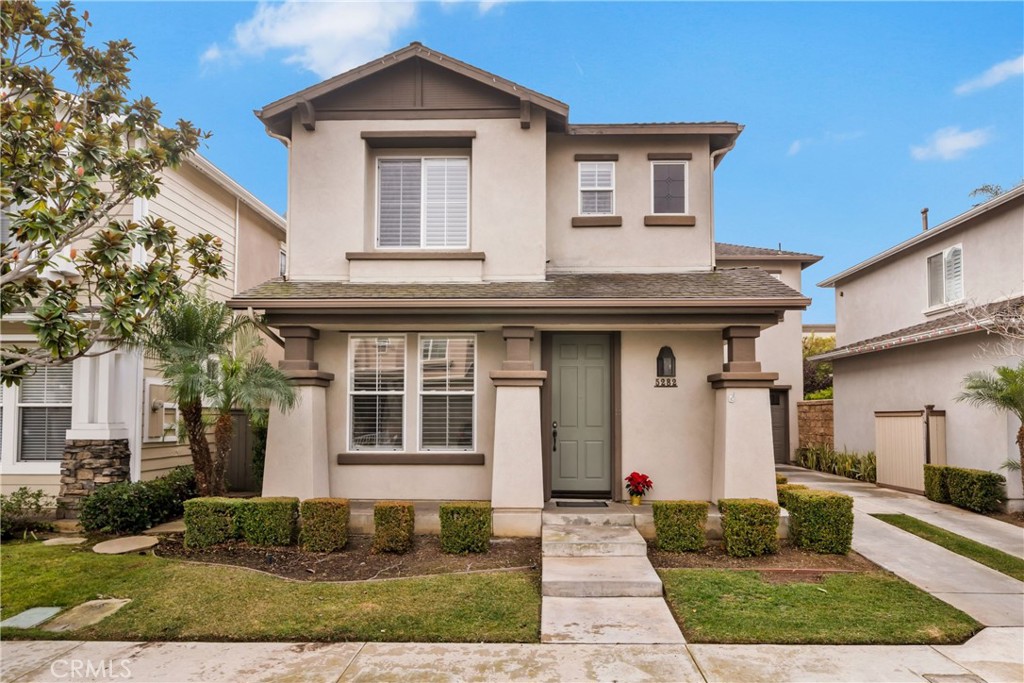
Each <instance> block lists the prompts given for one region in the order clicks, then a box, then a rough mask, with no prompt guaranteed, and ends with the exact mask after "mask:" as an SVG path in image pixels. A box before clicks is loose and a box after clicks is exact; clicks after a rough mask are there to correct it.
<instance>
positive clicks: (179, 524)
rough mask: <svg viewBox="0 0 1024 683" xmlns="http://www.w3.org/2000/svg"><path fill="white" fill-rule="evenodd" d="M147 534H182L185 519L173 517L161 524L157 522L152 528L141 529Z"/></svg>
mask: <svg viewBox="0 0 1024 683" xmlns="http://www.w3.org/2000/svg"><path fill="white" fill-rule="evenodd" d="M142 533H144V534H145V535H147V536H159V535H160V534H183V533H185V520H183V519H175V520H173V521H170V522H164V523H163V524H157V525H156V526H155V527H153V528H152V529H146V530H145V531H143V532H142Z"/></svg>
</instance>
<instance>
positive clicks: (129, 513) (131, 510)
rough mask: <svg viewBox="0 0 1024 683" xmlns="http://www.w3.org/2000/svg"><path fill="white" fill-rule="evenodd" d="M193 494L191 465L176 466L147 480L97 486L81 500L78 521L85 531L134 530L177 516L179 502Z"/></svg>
mask: <svg viewBox="0 0 1024 683" xmlns="http://www.w3.org/2000/svg"><path fill="white" fill-rule="evenodd" d="M195 496H196V477H195V473H194V472H193V471H192V468H191V467H187V466H186V467H176V468H174V469H173V470H171V471H170V472H169V473H168V474H167V475H166V476H163V477H159V478H157V479H152V480H150V481H134V482H127V481H124V482H118V483H115V484H107V485H105V486H100V487H98V488H97V489H96V490H95V491H93V493H92V495H90V496H88V497H87V498H86V499H85V501H83V503H82V509H81V511H80V512H79V518H78V521H79V523H80V524H81V525H82V528H83V529H85V530H86V531H89V532H102V533H111V534H137V533H139V532H140V531H145V530H146V529H149V528H151V527H154V526H156V525H157V524H160V523H162V522H165V521H167V520H168V519H173V518H175V517H180V516H181V515H182V513H183V512H184V508H183V507H182V504H183V503H184V502H185V501H186V500H188V499H189V498H194V497H195Z"/></svg>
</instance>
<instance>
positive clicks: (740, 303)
mask: <svg viewBox="0 0 1024 683" xmlns="http://www.w3.org/2000/svg"><path fill="white" fill-rule="evenodd" d="M810 304H811V300H810V299H808V298H806V297H799V298H796V297H793V298H780V299H757V300H749V299H747V300H744V299H717V300H716V299H694V300H676V301H672V300H665V299H379V298H377V299H297V298H281V299H248V298H232V299H229V300H228V302H227V305H228V306H229V307H231V308H237V309H248V308H253V309H260V310H268V309H274V310H288V309H295V310H305V309H311V308H321V309H336V310H343V309H374V308H376V309H399V308H403V309H404V308H409V309H422V310H431V309H433V310H436V309H444V308H453V309H466V308H495V309H507V308H527V309H538V308H543V309H565V308H588V309H590V308H623V309H647V310H650V309H657V308H661V309H666V310H678V309H687V308H689V309H701V310H705V309H711V308H725V309H736V308H751V309H754V308H756V309H761V310H764V309H771V310H778V309H786V310H799V309H804V308H807V306H809V305H810Z"/></svg>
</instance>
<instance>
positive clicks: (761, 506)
mask: <svg viewBox="0 0 1024 683" xmlns="http://www.w3.org/2000/svg"><path fill="white" fill-rule="evenodd" d="M718 509H719V510H720V511H721V512H722V536H723V537H724V538H725V552H727V553H728V554H729V555H732V556H733V557H751V556H754V555H767V554H772V553H777V552H778V551H779V537H778V528H779V506H778V505H777V504H776V503H773V502H771V501H770V500H763V499H761V498H723V499H721V500H719V501H718Z"/></svg>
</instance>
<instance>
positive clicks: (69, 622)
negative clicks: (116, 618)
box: [43, 598, 131, 633]
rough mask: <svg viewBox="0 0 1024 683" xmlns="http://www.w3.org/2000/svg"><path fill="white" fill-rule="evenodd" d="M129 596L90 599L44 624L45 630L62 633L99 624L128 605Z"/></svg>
mask: <svg viewBox="0 0 1024 683" xmlns="http://www.w3.org/2000/svg"><path fill="white" fill-rule="evenodd" d="M129 602H131V600H130V599H129V598H109V599H106V600H90V601H88V602H83V603H82V604H81V605H78V606H76V607H72V608H71V609H69V610H68V611H67V612H65V613H64V614H62V615H60V616H59V617H57V618H56V619H53V620H52V621H50V622H49V623H47V624H46V625H44V626H43V630H44V631H53V632H54V633H60V632H62V631H74V630H77V629H80V628H84V627H86V626H92V625H93V624H98V623H100V622H101V621H103V620H104V619H106V618H107V617H109V616H110V615H111V614H114V613H115V612H117V611H118V610H119V609H121V608H122V607H124V606H125V605H127V604H128V603H129Z"/></svg>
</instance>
